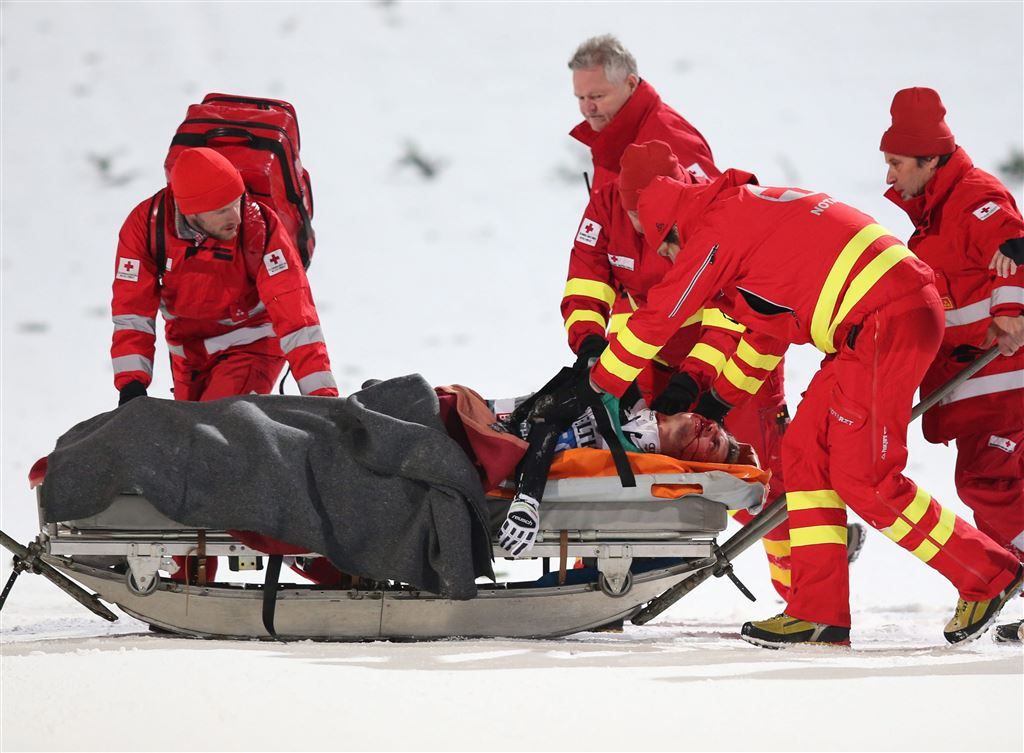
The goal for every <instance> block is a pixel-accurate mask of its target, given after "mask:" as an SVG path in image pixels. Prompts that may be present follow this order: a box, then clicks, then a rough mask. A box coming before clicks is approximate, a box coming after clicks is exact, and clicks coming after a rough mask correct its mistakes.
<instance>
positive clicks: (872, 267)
mask: <svg viewBox="0 0 1024 753" xmlns="http://www.w3.org/2000/svg"><path fill="white" fill-rule="evenodd" d="M913 255H914V254H913V253H911V251H910V249H909V248H907V247H906V246H901V245H899V244H896V245H892V246H889V248H887V249H885V250H884V251H883V252H882V253H880V254H879V255H878V256H876V257H875V258H874V259H872V260H871V261H870V262H868V264H867V266H865V267H864V269H862V270H861V271H860V272H859V273H858V274H857V276H856V277H854V278H853V282H851V283H850V287H849V288H847V289H846V295H844V296H843V302H842V304H841V305H840V306H839V311H837V312H836V317H835V319H834V320H833V321H832V324H831V325H829V328H828V341H829V343H830V344H831V342H832V339H833V338H834V337H835V334H836V329H837V328H838V327H839V325H840V324H842V322H843V319H845V318H846V315H847V314H849V313H850V310H851V309H852V308H853V307H854V306H856V305H857V303H858V302H859V301H860V299H861V298H863V297H864V296H865V295H866V294H867V292H868V291H869V290H871V288H873V287H874V285H875V283H876V282H878V281H879V280H880V279H881V277H882V275H884V274H885V273H886V272H888V271H889V270H890V269H892V268H893V267H895V266H896V265H897V264H899V263H900V262H901V261H903V260H904V259H906V258H907V257H908V256H913ZM832 351H833V352H834V351H835V347H833V348H832Z"/></svg>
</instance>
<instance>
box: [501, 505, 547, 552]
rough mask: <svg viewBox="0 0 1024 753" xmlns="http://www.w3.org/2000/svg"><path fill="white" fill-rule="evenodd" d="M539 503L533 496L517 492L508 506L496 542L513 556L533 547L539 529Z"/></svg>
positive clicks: (528, 550)
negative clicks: (506, 515)
mask: <svg viewBox="0 0 1024 753" xmlns="http://www.w3.org/2000/svg"><path fill="white" fill-rule="evenodd" d="M539 506H540V503H539V502H537V500H535V499H534V498H533V497H528V496H527V495H525V494H517V495H516V497H515V499H513V500H512V504H511V505H510V506H509V508H508V517H506V518H505V522H504V523H502V524H501V528H500V529H499V530H498V544H499V546H501V548H502V549H504V550H505V551H506V552H508V553H509V554H511V555H512V556H513V557H522V556H526V555H528V554H529V553H530V550H531V549H533V542H534V541H536V540H537V531H538V530H539V529H540V515H539V514H538V512H537V508H538V507H539Z"/></svg>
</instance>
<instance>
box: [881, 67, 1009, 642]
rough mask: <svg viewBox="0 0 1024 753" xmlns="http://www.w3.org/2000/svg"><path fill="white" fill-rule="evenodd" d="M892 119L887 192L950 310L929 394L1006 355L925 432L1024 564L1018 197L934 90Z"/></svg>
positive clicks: (975, 506) (979, 512) (988, 527)
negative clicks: (981, 159) (992, 355)
mask: <svg viewBox="0 0 1024 753" xmlns="http://www.w3.org/2000/svg"><path fill="white" fill-rule="evenodd" d="M890 111H891V114H892V126H891V127H890V128H889V129H888V130H887V131H886V132H885V134H884V135H883V136H882V142H881V145H880V149H881V151H882V152H883V154H884V157H885V162H886V164H887V165H888V173H887V175H886V183H888V184H889V185H890V188H889V190H888V191H887V192H886V194H885V195H886V198H888V199H889V200H891V201H892V202H893V203H894V204H896V205H897V206H899V207H901V208H902V209H903V210H904V211H906V213H907V214H908V215H909V217H910V219H911V221H912V222H913V223H914V234H913V235H912V236H911V237H910V241H909V242H908V245H909V247H910V249H911V250H912V251H913V252H914V253H915V254H916V255H917V256H918V257H919V258H920V259H921V260H922V261H924V262H926V263H927V264H929V265H930V266H931V267H932V269H934V270H935V276H936V281H937V285H938V288H939V293H940V295H941V296H942V304H943V308H944V314H945V324H946V329H945V335H944V336H943V340H942V345H941V346H940V348H939V352H938V355H937V357H936V359H935V360H934V361H933V362H932V364H931V367H930V368H929V369H928V371H927V372H926V373H925V375H924V381H923V382H922V384H921V394H922V395H928V394H930V393H931V392H932V391H934V390H935V389H936V388H937V387H939V386H940V385H942V384H945V383H946V382H947V381H949V379H950V378H951V377H953V376H955V375H956V373H957V372H958V371H959V370H961V369H963V368H964V365H965V364H967V363H970V362H971V361H972V360H974V359H975V358H977V357H978V355H979V354H981V353H982V352H983V351H984V350H985V349H986V348H988V347H990V346H991V345H992V344H993V343H996V344H997V345H998V347H999V351H1000V354H1001V355H1000V357H997V358H996V359H995V360H994V361H993V362H992V363H991V364H990V365H988V366H986V367H985V368H983V369H982V370H981V371H979V372H978V373H977V374H976V375H974V376H973V377H971V378H970V379H969V380H967V382H965V383H964V384H963V385H961V386H960V387H958V388H957V389H956V390H954V391H953V392H952V393H951V394H950V395H948V396H947V397H946V398H944V399H943V400H941V401H940V402H939V404H938V405H936V406H935V407H933V408H931V409H930V410H929V411H927V412H926V413H925V414H924V426H923V429H924V436H925V438H926V439H927V440H928V441H929V442H935V443H940V442H942V443H946V442H950V441H953V440H955V441H956V448H957V460H956V471H955V481H956V488H957V492H958V493H959V495H960V499H962V500H963V501H964V503H965V504H966V505H967V506H968V507H970V508H971V509H972V510H973V511H974V520H975V523H976V524H977V526H978V528H979V529H981V530H982V531H984V532H985V533H987V534H988V535H989V536H991V537H992V538H993V539H995V540H996V541H997V542H998V543H1000V544H1002V545H1003V546H1005V547H1007V548H1009V549H1010V550H1011V551H1012V552H1014V553H1015V554H1016V555H1017V557H1018V558H1020V559H1022V560H1024V347H1022V345H1024V267H1019V266H1018V265H1019V264H1021V263H1024V220H1022V219H1021V214H1020V211H1019V210H1018V209H1017V205H1016V203H1015V202H1014V200H1013V196H1012V194H1011V193H1010V192H1009V190H1007V188H1006V187H1005V186H1004V185H1003V184H1002V183H1000V182H999V180H998V179H997V178H995V177H993V176H992V175H989V174H988V173H986V172H984V171H983V170H980V169H978V168H977V167H974V165H973V164H972V162H971V159H970V157H968V156H967V153H966V152H965V151H964V150H963V149H962V148H961V147H959V146H957V145H956V141H955V139H954V137H953V133H952V132H951V131H950V129H949V126H948V125H947V124H946V120H945V115H946V109H945V107H944V106H943V104H942V101H941V99H940V98H939V95H938V93H937V92H935V91H934V90H933V89H926V88H920V87H915V88H912V89H903V90H901V91H899V92H897V93H896V96H895V97H894V98H893V101H892V107H891V110H890ZM1014 632H1016V631H1014Z"/></svg>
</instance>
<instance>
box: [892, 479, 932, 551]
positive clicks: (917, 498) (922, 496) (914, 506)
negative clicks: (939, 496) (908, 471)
mask: <svg viewBox="0 0 1024 753" xmlns="http://www.w3.org/2000/svg"><path fill="white" fill-rule="evenodd" d="M931 500H932V495H931V494H929V493H928V492H926V491H925V490H924V489H922V488H921V487H920V486H919V487H917V492H916V493H915V494H914V498H913V499H912V500H910V504H909V505H907V506H906V507H905V508H904V509H903V511H902V512H901V513H900V514H899V517H898V518H896V520H894V521H893V523H892V525H891V526H889V527H888V528H882V529H881V531H882V533H883V534H885V535H886V536H887V537H888V538H890V539H892V540H893V541H895V542H896V543H897V544H898V543H900V542H901V541H903V539H904V538H905V537H906V535H907V534H908V533H910V531H911V529H912V528H913V526H912V525H911V523H917V522H918V521H919V520H921V518H923V517H924V514H925V513H926V512H928V505H929V503H931ZM907 521H910V522H909V523H908V522H907Z"/></svg>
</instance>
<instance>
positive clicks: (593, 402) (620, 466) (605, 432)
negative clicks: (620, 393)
mask: <svg viewBox="0 0 1024 753" xmlns="http://www.w3.org/2000/svg"><path fill="white" fill-rule="evenodd" d="M590 410H591V411H592V412H593V414H594V418H595V419H596V420H597V430H598V431H599V432H601V436H602V437H604V441H605V442H607V443H608V451H609V452H610V453H611V454H612V460H614V461H615V470H616V471H618V472H619V481H621V482H622V485H623V486H636V476H634V475H633V468H632V467H631V466H630V465H629V457H628V456H627V455H626V450H625V449H624V448H623V446H622V442H620V441H619V435H618V434H617V433H616V432H615V428H614V427H613V426H612V422H611V419H610V418H609V417H608V411H607V410H605V407H604V403H602V402H601V394H600V393H598V392H595V393H594V396H593V397H592V398H591V399H590Z"/></svg>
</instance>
